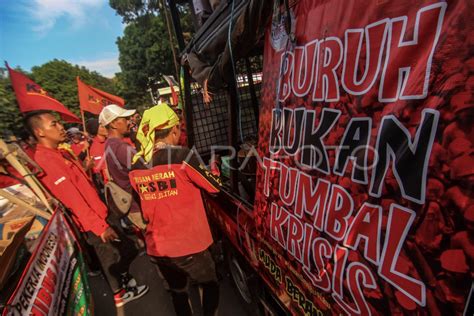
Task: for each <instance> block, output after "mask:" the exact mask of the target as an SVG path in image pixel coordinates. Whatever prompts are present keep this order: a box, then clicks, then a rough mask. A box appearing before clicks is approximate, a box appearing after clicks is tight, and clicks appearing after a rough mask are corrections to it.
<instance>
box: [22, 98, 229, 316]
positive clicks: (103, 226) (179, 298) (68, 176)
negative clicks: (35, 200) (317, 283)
mask: <svg viewBox="0 0 474 316" xmlns="http://www.w3.org/2000/svg"><path fill="white" fill-rule="evenodd" d="M176 112H178V111H176ZM176 112H175V110H173V109H172V108H170V107H169V106H168V105H167V104H160V105H157V106H155V107H153V108H151V109H149V110H146V111H145V113H144V117H143V119H142V118H141V117H140V115H139V114H138V113H137V112H136V110H127V109H124V108H122V107H120V106H117V105H113V104H112V105H108V106H106V107H104V109H103V110H102V112H101V113H100V115H99V117H98V119H97V118H91V119H89V120H88V121H87V123H86V124H85V130H84V131H81V130H80V128H78V127H72V128H69V129H68V130H66V129H65V128H64V126H63V125H62V123H61V122H60V121H59V120H58V118H57V117H56V116H55V115H54V113H53V112H50V111H36V112H31V113H29V114H28V115H26V116H25V120H24V121H25V127H26V129H27V130H28V131H29V134H30V135H31V137H29V138H27V140H28V141H27V142H23V147H24V149H25V150H26V151H27V152H28V154H29V155H30V156H31V157H32V158H33V159H34V160H35V161H36V163H37V164H38V165H39V167H41V169H42V171H41V174H40V175H39V180H40V181H41V182H42V184H43V185H44V186H45V188H47V189H48V190H49V191H50V193H51V194H52V195H53V196H54V197H55V198H56V199H57V200H59V201H60V202H61V203H62V204H63V205H64V206H65V207H66V208H67V211H68V212H69V213H70V216H71V218H72V219H73V221H74V222H75V224H76V225H77V227H78V228H79V230H80V231H81V233H82V235H83V237H84V239H85V240H86V242H87V244H88V245H89V246H90V247H89V248H91V249H93V250H94V251H95V255H96V256H92V257H96V258H97V261H98V263H99V265H100V266H101V269H102V271H103V273H104V276H105V277H106V280H107V281H108V283H109V285H110V288H111V290H112V291H113V293H114V300H115V305H116V306H117V307H120V306H122V305H124V304H126V303H128V302H130V301H133V300H135V299H138V298H140V297H142V296H143V295H145V294H146V293H147V292H148V289H149V287H148V285H139V284H138V283H137V281H136V280H135V279H134V277H133V276H132V275H131V274H130V273H129V268H130V264H131V262H132V261H133V260H134V259H135V258H136V256H137V255H138V253H139V251H140V250H141V249H139V248H140V247H145V248H146V252H147V254H148V255H149V257H150V259H151V261H152V262H153V263H155V264H156V265H157V266H158V267H159V269H160V272H161V275H162V276H163V277H164V278H165V280H166V282H167V283H168V285H169V289H170V292H171V297H172V301H173V304H174V307H175V311H176V313H177V314H178V315H191V314H192V308H191V306H190V305H189V297H188V286H189V284H190V282H193V284H197V285H199V286H201V287H202V291H203V299H202V309H203V311H204V314H205V315H215V314H216V313H217V306H218V301H219V286H218V281H217V276H216V270H215V265H214V261H213V258H212V256H211V254H210V252H209V250H208V248H209V247H210V246H211V245H212V243H213V240H212V236H211V232H210V228H209V224H208V221H207V217H206V214H205V209H204V205H203V201H202V198H201V195H200V190H206V191H208V192H210V193H216V192H218V191H219V187H220V181H219V179H218V177H217V176H214V175H212V174H210V173H209V172H205V171H204V170H205V169H204V168H205V167H204V166H203V165H202V164H199V162H198V160H197V159H196V157H195V155H194V153H193V152H192V151H191V150H189V149H187V148H186V147H183V146H180V145H182V144H181V142H182V140H183V136H182V135H181V126H180V118H179V116H178V114H179V112H178V114H176ZM132 139H133V140H134V141H132ZM168 157H170V158H168ZM161 173H166V174H168V175H169V176H170V177H169V179H167V181H168V185H169V186H167V187H162V184H161V183H158V184H156V183H148V184H145V183H143V182H141V183H140V182H137V181H136V179H137V178H147V177H148V176H150V175H152V174H161ZM111 183H113V184H114V185H116V186H118V187H119V188H120V189H122V190H123V191H124V192H126V193H127V194H129V195H130V196H131V202H130V203H129V206H127V210H126V211H125V212H124V211H123V210H121V209H120V207H118V206H117V204H116V203H115V202H114V199H113V198H111V197H110V196H109V194H108V193H110V192H109V191H108V189H107V188H108V187H110V186H109V185H110V184H111ZM108 184H109V185H108ZM145 185H149V187H147V188H146V190H145V189H144V186H145ZM155 185H158V187H156V186H155ZM171 187H172V188H171ZM168 189H169V190H171V189H172V190H173V192H174V193H175V194H164V193H166V191H169V190H168ZM152 191H160V192H159V193H160V194H162V195H160V198H154V199H150V198H149V197H144V194H146V192H152ZM168 193H169V192H168Z"/></svg>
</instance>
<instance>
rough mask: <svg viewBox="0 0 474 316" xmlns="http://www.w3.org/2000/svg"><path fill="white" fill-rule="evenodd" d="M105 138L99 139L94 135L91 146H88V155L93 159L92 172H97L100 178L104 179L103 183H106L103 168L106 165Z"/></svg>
mask: <svg viewBox="0 0 474 316" xmlns="http://www.w3.org/2000/svg"><path fill="white" fill-rule="evenodd" d="M104 154H105V139H104V140H101V139H100V138H99V137H97V136H96V137H94V138H93V139H92V144H91V147H90V148H89V155H90V156H91V159H92V160H93V161H94V168H92V172H94V173H96V174H97V173H99V174H100V175H101V176H102V178H103V179H104V183H107V180H108V179H107V176H106V172H105V169H106V168H107V165H106V163H105V156H104Z"/></svg>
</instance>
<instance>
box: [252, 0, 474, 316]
mask: <svg viewBox="0 0 474 316" xmlns="http://www.w3.org/2000/svg"><path fill="white" fill-rule="evenodd" d="M275 2H276V3H278V1H275ZM282 2H283V1H282ZM294 2H295V3H296V4H295V5H294V6H292V7H291V8H290V9H289V11H287V8H286V6H285V5H281V6H280V7H279V6H276V7H275V12H274V14H273V19H272V20H273V21H272V23H271V25H269V29H268V32H267V36H266V43H265V53H264V70H263V74H264V88H263V91H262V107H261V110H260V123H259V154H260V157H262V160H263V164H262V166H261V167H260V168H259V170H258V178H257V196H256V202H255V211H254V212H255V215H256V217H257V219H256V223H258V225H259V226H258V228H257V230H258V231H259V232H262V234H261V236H259V238H261V239H262V243H261V244H260V246H261V247H260V250H259V252H258V253H259V255H260V257H261V258H262V260H261V261H262V263H261V269H262V271H264V274H265V275H266V276H267V277H268V279H270V280H272V282H271V284H270V285H271V286H272V287H273V288H274V292H275V293H278V294H279V297H281V298H282V302H283V303H284V304H286V306H287V307H288V308H289V309H290V310H291V311H292V313H293V314H299V315H323V314H333V315H340V314H347V315H462V314H463V313H465V314H466V315H467V314H469V315H472V314H473V310H472V308H473V306H472V304H473V303H472V297H471V296H470V293H471V291H472V284H473V283H472V276H473V275H474V187H473V183H474V157H473V154H472V153H473V149H474V128H473V126H474V100H473V89H474V81H473V74H474V58H473V56H472V52H473V48H474V19H472V12H473V10H474V3H473V2H472V1H467V0H453V1H446V2H444V1H408V0H400V1H386V0H378V1H369V0H357V1H356V0H330V1H327V0H300V1H294ZM288 29H291V31H292V33H293V34H291V35H289V34H287V30H288ZM293 39H294V41H293ZM277 254H278V255H277ZM469 302H470V303H469Z"/></svg>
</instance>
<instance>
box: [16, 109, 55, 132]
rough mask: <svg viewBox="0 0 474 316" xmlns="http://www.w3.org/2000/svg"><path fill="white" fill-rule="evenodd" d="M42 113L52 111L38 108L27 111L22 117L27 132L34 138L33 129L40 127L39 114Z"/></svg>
mask: <svg viewBox="0 0 474 316" xmlns="http://www.w3.org/2000/svg"><path fill="white" fill-rule="evenodd" d="M43 114H53V112H51V111H48V110H38V111H33V112H28V113H26V114H25V116H24V117H23V124H24V125H25V128H26V130H27V131H28V133H29V134H30V135H31V136H33V137H34V138H35V139H36V136H35V133H34V131H35V129H36V128H38V127H41V115H43Z"/></svg>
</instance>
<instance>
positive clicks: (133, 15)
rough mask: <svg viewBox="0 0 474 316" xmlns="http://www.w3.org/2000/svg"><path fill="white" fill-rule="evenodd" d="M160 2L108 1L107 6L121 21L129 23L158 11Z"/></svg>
mask: <svg viewBox="0 0 474 316" xmlns="http://www.w3.org/2000/svg"><path fill="white" fill-rule="evenodd" d="M160 4H161V1H160V0H109V5H110V7H111V8H112V9H114V10H115V11H116V12H117V14H118V15H120V16H121V17H122V19H123V22H125V23H130V22H132V21H135V20H136V19H138V18H140V17H142V16H145V15H149V14H152V13H153V12H156V11H158V10H159V7H160Z"/></svg>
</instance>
